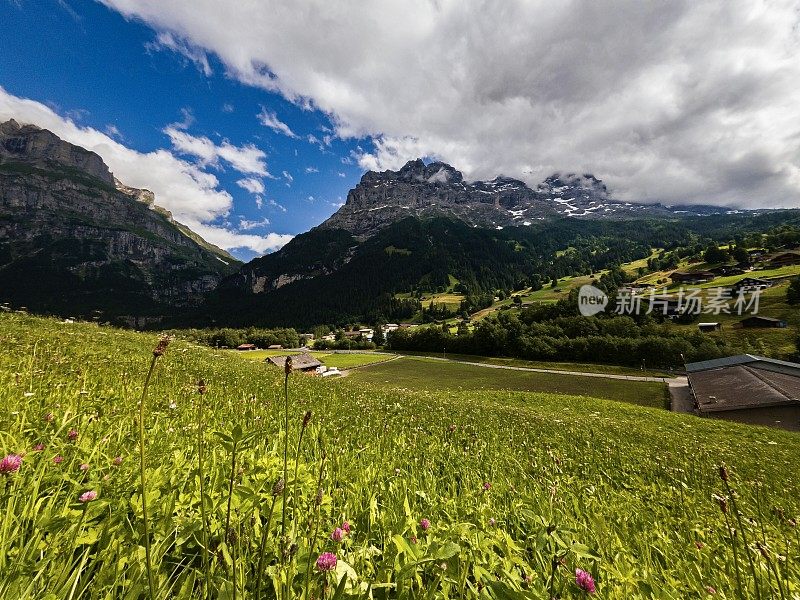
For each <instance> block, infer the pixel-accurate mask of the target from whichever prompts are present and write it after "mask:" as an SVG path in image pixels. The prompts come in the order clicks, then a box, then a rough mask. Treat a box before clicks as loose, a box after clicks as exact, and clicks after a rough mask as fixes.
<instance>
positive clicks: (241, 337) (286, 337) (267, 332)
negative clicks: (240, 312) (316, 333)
mask: <svg viewBox="0 0 800 600" xmlns="http://www.w3.org/2000/svg"><path fill="white" fill-rule="evenodd" d="M170 333H172V334H174V335H176V336H178V337H180V338H182V339H185V340H189V341H192V342H196V343H198V344H205V345H206V346H211V347H213V348H236V347H237V346H240V345H241V344H255V345H256V346H258V347H259V348H268V347H269V346H273V345H276V344H278V345H280V346H283V347H284V348H298V347H300V346H302V342H303V340H302V339H301V336H300V334H298V333H297V331H296V330H294V329H290V328H287V329H259V328H256V327H249V328H247V329H235V328H232V327H223V328H219V329H180V330H174V331H172V332H170Z"/></svg>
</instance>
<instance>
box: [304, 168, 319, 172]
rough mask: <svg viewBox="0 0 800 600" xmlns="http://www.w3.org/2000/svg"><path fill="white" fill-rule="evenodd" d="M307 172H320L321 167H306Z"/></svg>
mask: <svg viewBox="0 0 800 600" xmlns="http://www.w3.org/2000/svg"><path fill="white" fill-rule="evenodd" d="M306 173H319V169H318V168H317V167H306Z"/></svg>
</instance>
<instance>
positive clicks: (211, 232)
mask: <svg viewBox="0 0 800 600" xmlns="http://www.w3.org/2000/svg"><path fill="white" fill-rule="evenodd" d="M12 118H13V119H16V120H17V121H19V122H22V123H33V124H34V125H38V126H39V127H44V128H46V129H49V130H51V131H52V132H53V133H55V134H56V135H58V136H59V137H60V138H62V139H64V140H66V141H68V142H71V143H73V144H76V145H78V146H82V147H83V148H86V149H88V150H92V151H94V152H96V153H97V154H99V155H100V156H101V157H102V158H103V160H104V161H105V162H106V164H107V165H108V166H109V168H110V169H111V171H112V172H113V173H114V175H115V176H116V177H117V178H118V179H119V180H120V181H122V182H123V183H125V184H126V185H129V186H133V187H137V188H147V189H150V190H152V191H153V192H154V193H155V195H156V202H157V204H158V205H159V206H162V207H164V208H166V209H167V210H169V211H171V212H172V214H173V215H174V217H175V218H176V219H177V220H178V221H180V222H182V223H184V224H185V225H188V226H189V227H190V228H191V229H193V230H194V231H196V232H197V233H199V234H200V235H202V236H203V237H204V238H205V239H206V240H208V241H209V242H211V243H212V244H216V245H218V246H220V247H222V248H225V249H231V248H249V249H251V250H253V251H255V252H260V253H262V252H267V251H270V250H275V249H277V248H280V247H281V246H282V245H283V244H285V243H286V242H288V241H289V240H290V239H291V237H292V236H288V235H280V234H275V233H269V234H267V235H264V236H260V235H252V234H241V233H239V232H237V231H233V230H231V229H228V228H225V227H220V226H218V225H216V224H215V223H216V222H217V221H218V220H219V219H220V218H222V217H224V216H226V215H227V214H228V213H229V212H230V210H231V206H232V203H233V198H232V197H231V195H230V194H229V193H228V192H227V191H225V190H224V189H221V188H220V186H219V180H218V179H217V178H216V177H215V176H214V175H213V174H212V173H209V172H207V171H205V170H204V169H203V168H202V165H198V164H195V163H192V162H189V161H186V160H183V159H181V158H179V157H177V156H175V154H173V153H172V152H170V151H169V150H165V149H158V150H154V151H152V152H138V151H136V150H133V149H131V148H128V147H127V146H125V145H123V144H121V143H120V142H118V141H117V140H115V139H113V138H111V137H110V136H109V135H107V134H105V133H102V132H100V131H98V130H96V129H93V128H91V127H82V126H80V125H77V124H76V123H75V122H74V121H72V120H70V119H68V118H65V117H62V116H61V115H59V114H58V113H56V112H55V111H53V110H52V109H50V108H49V107H47V106H45V105H44V104H41V103H40V102H36V101H34V100H29V99H26V98H19V97H17V96H14V95H12V94H9V93H8V92H7V91H6V90H4V89H3V88H2V87H0V121H4V120H6V119H12ZM175 131H176V132H179V133H183V132H182V131H181V130H179V129H176V130H175ZM185 135H186V136H187V137H186V138H183V137H182V138H180V139H181V140H182V141H185V142H186V143H187V144H189V142H191V143H196V144H197V146H196V147H194V150H196V151H191V152H190V151H188V150H189V147H185V148H183V149H182V151H184V152H186V153H187V154H191V155H193V156H196V157H198V158H206V159H208V161H207V162H209V163H212V162H213V160H211V159H218V158H222V159H223V160H225V161H227V162H228V163H229V164H230V165H231V166H233V167H234V168H236V169H237V170H241V171H242V172H248V173H256V174H261V172H262V171H263V172H264V173H265V172H266V165H265V164H264V162H263V152H261V151H260V150H257V149H255V150H257V152H256V151H254V150H253V149H252V148H250V147H248V146H245V147H242V148H237V147H235V146H231V145H230V144H227V146H226V144H225V143H223V144H222V145H221V146H216V145H215V144H213V142H211V141H210V140H207V138H202V139H201V138H193V137H192V136H188V134H185ZM205 140H207V141H208V143H206V141H205ZM259 153H260V154H259ZM201 162H202V161H201ZM256 181H257V180H256Z"/></svg>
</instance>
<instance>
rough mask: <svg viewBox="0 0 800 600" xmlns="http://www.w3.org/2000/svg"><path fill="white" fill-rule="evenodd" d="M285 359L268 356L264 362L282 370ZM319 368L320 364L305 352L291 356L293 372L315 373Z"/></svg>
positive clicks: (283, 357)
mask: <svg viewBox="0 0 800 600" xmlns="http://www.w3.org/2000/svg"><path fill="white" fill-rule="evenodd" d="M286 358H287V357H286V356H268V357H267V359H266V361H267V362H268V363H271V364H273V365H275V366H276V367H279V368H280V369H281V370H283V369H284V368H286ZM321 366H322V363H321V362H319V361H318V360H317V359H316V358H314V357H313V356H312V355H311V354H309V353H307V352H304V353H303V354H295V355H294V356H292V369H293V370H295V371H302V372H303V373H316V372H317V367H321Z"/></svg>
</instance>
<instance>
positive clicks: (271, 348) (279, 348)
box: [267, 344, 283, 350]
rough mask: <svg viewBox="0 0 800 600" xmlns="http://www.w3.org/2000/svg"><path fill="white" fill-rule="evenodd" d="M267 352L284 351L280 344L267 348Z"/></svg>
mask: <svg viewBox="0 0 800 600" xmlns="http://www.w3.org/2000/svg"><path fill="white" fill-rule="evenodd" d="M267 350H283V346H281V345H280V344H272V345H271V346H268V347H267Z"/></svg>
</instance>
